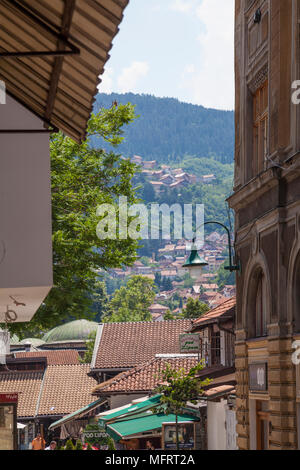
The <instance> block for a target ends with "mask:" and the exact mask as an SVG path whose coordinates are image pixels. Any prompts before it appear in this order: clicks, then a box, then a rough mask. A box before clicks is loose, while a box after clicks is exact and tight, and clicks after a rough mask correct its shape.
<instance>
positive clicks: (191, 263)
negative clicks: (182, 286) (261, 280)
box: [183, 221, 240, 279]
mask: <svg viewBox="0 0 300 470" xmlns="http://www.w3.org/2000/svg"><path fill="white" fill-rule="evenodd" d="M211 224H215V225H220V226H221V227H223V228H224V229H225V230H226V232H227V235H228V251H229V266H226V267H225V269H226V271H230V272H231V273H232V272H235V271H239V270H240V265H239V264H237V265H234V264H233V263H232V245H231V237H230V232H229V230H228V228H227V227H226V225H223V224H221V223H220V222H215V221H210V222H205V223H204V224H203V226H205V225H211ZM200 227H202V225H201V226H200ZM200 227H198V228H197V229H196V231H197V230H199V228H200ZM195 241H196V238H194V239H193V247H192V251H191V254H190V256H189V257H188V259H187V261H186V263H185V264H184V265H183V267H184V268H186V269H188V271H189V274H190V276H191V277H193V278H196V279H198V278H199V276H201V274H202V269H203V268H204V267H205V266H208V263H206V261H205V260H204V259H203V258H201V257H200V256H199V254H198V250H197V248H196V246H195Z"/></svg>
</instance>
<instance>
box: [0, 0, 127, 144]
mask: <svg viewBox="0 0 300 470" xmlns="http://www.w3.org/2000/svg"><path fill="white" fill-rule="evenodd" d="M128 2H129V0H0V79H1V80H3V81H4V82H5V85H6V91H7V93H8V94H9V95H10V96H12V97H13V98H15V99H16V100H17V101H19V102H20V103H21V104H22V105H23V106H25V107H26V108H28V109H29V110H30V111H32V112H33V113H35V114H36V115H37V116H39V117H40V118H41V119H42V120H43V121H44V122H45V123H46V124H47V126H51V127H53V128H58V129H60V130H62V131H63V132H64V133H66V134H67V135H69V136H70V137H72V138H73V139H75V140H76V141H78V142H79V141H81V140H82V139H84V137H85V133H86V125H87V121H88V119H89V117H90V113H91V111H92V106H93V101H94V96H95V94H96V92H97V85H98V83H99V78H98V77H99V75H100V74H102V73H103V71H104V65H105V63H106V62H107V60H108V58H109V55H108V52H109V50H110V49H111V46H112V40H113V38H114V36H115V35H116V34H117V32H118V26H119V24H120V22H121V21H122V18H123V11H124V8H125V7H126V6H127V4H128Z"/></svg>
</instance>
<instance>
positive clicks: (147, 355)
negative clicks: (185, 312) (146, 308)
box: [91, 320, 192, 369]
mask: <svg viewBox="0 0 300 470" xmlns="http://www.w3.org/2000/svg"><path fill="white" fill-rule="evenodd" d="M191 326H192V321H191V320H170V321H162V322H135V323H104V324H103V325H100V326H99V328H103V329H102V334H101V338H100V341H99V344H98V348H97V351H96V355H95V358H94V361H93V363H92V366H91V367H92V369H121V368H131V367H135V366H137V365H138V364H141V363H143V362H146V361H149V360H151V359H153V358H154V357H155V354H176V353H177V354H178V353H179V352H180V350H179V335H180V334H182V333H185V332H186V331H187V330H189V329H190V328H191ZM96 347H97V346H96Z"/></svg>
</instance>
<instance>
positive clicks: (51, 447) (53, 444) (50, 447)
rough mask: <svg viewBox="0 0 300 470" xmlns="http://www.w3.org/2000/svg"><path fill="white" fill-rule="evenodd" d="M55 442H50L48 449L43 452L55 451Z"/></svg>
mask: <svg viewBox="0 0 300 470" xmlns="http://www.w3.org/2000/svg"><path fill="white" fill-rule="evenodd" d="M56 445H57V444H56V442H55V441H51V442H50V445H49V446H48V447H46V449H45V450H56Z"/></svg>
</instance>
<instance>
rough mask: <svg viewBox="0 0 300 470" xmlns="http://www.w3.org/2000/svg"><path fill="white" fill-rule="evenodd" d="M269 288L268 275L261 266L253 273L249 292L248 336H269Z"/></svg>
mask: <svg viewBox="0 0 300 470" xmlns="http://www.w3.org/2000/svg"><path fill="white" fill-rule="evenodd" d="M267 305H268V289H267V280H266V276H265V274H264V273H263V270H262V269H261V268H257V269H256V270H254V271H253V273H252V275H251V280H250V284H249V288H248V293H247V315H248V321H247V323H248V338H262V337H264V336H267V334H268V331H267Z"/></svg>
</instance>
